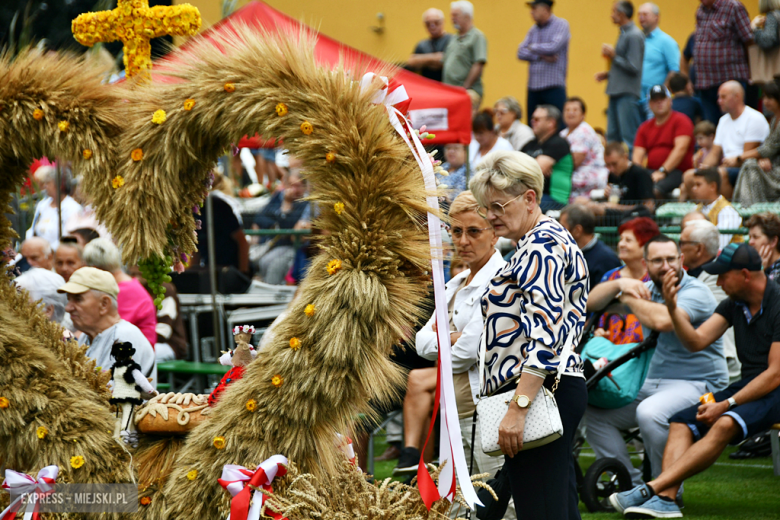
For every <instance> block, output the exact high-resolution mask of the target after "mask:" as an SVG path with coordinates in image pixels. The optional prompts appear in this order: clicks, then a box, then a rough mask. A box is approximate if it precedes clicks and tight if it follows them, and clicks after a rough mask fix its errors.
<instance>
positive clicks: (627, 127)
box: [596, 1, 645, 155]
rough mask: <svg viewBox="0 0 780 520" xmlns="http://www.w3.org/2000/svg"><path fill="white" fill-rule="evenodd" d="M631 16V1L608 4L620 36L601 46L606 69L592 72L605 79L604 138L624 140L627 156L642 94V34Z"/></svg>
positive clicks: (630, 148)
mask: <svg viewBox="0 0 780 520" xmlns="http://www.w3.org/2000/svg"><path fill="white" fill-rule="evenodd" d="M632 16H634V5H633V4H632V3H631V2H628V1H623V2H615V3H614V5H613V6H612V21H613V22H614V23H615V25H618V26H620V36H619V37H618V41H617V44H616V45H615V47H612V46H611V45H609V44H606V43H605V44H604V45H602V48H601V55H602V56H604V58H606V59H607V61H608V62H609V63H610V70H609V71H605V72H599V73H597V74H596V81H604V80H608V83H607V95H608V96H609V108H608V109H607V141H610V142H612V141H617V142H620V141H622V142H624V143H626V145H627V146H628V149H629V155H630V152H632V151H633V146H634V136H635V135H636V131H637V129H638V128H639V125H640V124H641V121H642V120H641V118H640V114H639V106H638V104H637V101H639V97H640V95H641V93H642V61H643V60H644V55H645V35H644V33H642V31H641V30H640V29H639V28H637V26H636V25H634V22H632V21H631V17H632Z"/></svg>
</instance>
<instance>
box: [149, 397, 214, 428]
mask: <svg viewBox="0 0 780 520" xmlns="http://www.w3.org/2000/svg"><path fill="white" fill-rule="evenodd" d="M210 411H211V408H210V407H209V403H208V395H196V394H177V393H173V392H170V393H167V394H160V395H157V396H155V397H153V398H152V399H150V400H149V401H148V402H147V403H146V404H144V405H143V406H140V407H138V410H137V411H136V413H135V426H136V429H138V431H140V432H141V433H147V434H153V435H185V434H187V432H189V431H190V430H192V429H193V428H195V427H196V426H197V425H199V424H200V423H201V422H203V421H205V420H206V419H207V418H208V416H209V412H210Z"/></svg>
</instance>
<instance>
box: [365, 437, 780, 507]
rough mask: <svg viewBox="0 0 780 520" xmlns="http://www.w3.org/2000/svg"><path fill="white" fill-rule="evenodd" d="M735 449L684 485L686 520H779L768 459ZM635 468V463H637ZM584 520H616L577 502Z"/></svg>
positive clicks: (384, 468) (380, 471) (380, 466)
mask: <svg viewBox="0 0 780 520" xmlns="http://www.w3.org/2000/svg"><path fill="white" fill-rule="evenodd" d="M385 447H386V444H385V442H384V438H383V437H377V438H376V440H375V454H376V455H377V456H378V455H380V454H381V453H382V452H383V451H384V450H385ZM734 450H735V448H729V449H727V451H726V452H725V453H724V454H723V455H722V456H721V457H720V458H719V459H718V462H717V463H716V465H715V466H713V467H711V468H709V469H708V470H707V471H705V472H704V473H701V474H699V475H697V476H695V477H693V478H691V479H689V480H687V481H686V482H685V497H684V498H685V508H684V509H683V514H684V515H685V518H696V519H699V520H780V477H775V476H774V474H773V472H772V460H771V459H770V458H768V457H767V458H761V459H752V460H747V461H737V460H731V459H729V458H728V454H729V453H731V452H732V451H734ZM588 455H589V453H588V452H587V451H585V452H583V456H582V457H581V458H580V465H581V467H582V469H583V472H585V471H586V470H587V468H588V467H589V466H590V464H591V463H592V462H593V461H594V459H593V457H592V455H590V457H589V456H588ZM636 463H637V464H638V461H636ZM394 467H395V461H390V462H377V463H376V466H375V469H374V471H375V475H376V477H377V479H380V480H381V479H384V478H387V477H389V476H391V474H392V471H393V468H394ZM580 512H581V513H582V518H583V520H602V519H604V520H607V519H610V520H618V519H620V518H622V517H621V516H620V515H618V514H616V513H588V512H587V509H586V508H585V505H584V504H583V503H582V502H580Z"/></svg>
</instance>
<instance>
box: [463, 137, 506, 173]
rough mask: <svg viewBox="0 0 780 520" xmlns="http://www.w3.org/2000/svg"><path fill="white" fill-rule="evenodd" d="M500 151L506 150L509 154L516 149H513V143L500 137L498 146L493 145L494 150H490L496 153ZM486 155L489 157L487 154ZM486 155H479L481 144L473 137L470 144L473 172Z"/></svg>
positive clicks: (497, 141)
mask: <svg viewBox="0 0 780 520" xmlns="http://www.w3.org/2000/svg"><path fill="white" fill-rule="evenodd" d="M498 150H506V151H507V152H514V151H515V149H514V148H513V147H512V143H510V142H509V141H507V140H506V139H504V138H503V137H499V138H498V139H497V140H496V144H494V145H493V148H491V149H490V152H495V151H498ZM490 152H488V153H490ZM485 155H487V153H486V154H485ZM485 155H482V154H481V153H479V143H478V142H477V141H476V140H475V139H474V138H473V137H472V138H471V144H469V164H471V171H472V172H473V171H474V168H476V167H477V164H478V163H479V161H481V160H482V158H483V157H484V156H485Z"/></svg>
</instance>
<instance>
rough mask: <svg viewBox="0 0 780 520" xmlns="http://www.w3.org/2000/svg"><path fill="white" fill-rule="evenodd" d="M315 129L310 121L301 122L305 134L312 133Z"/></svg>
mask: <svg viewBox="0 0 780 520" xmlns="http://www.w3.org/2000/svg"><path fill="white" fill-rule="evenodd" d="M313 131H314V127H313V126H311V123H309V122H308V121H304V122H303V123H301V132H303V133H304V134H305V135H311V133H312V132H313Z"/></svg>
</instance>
